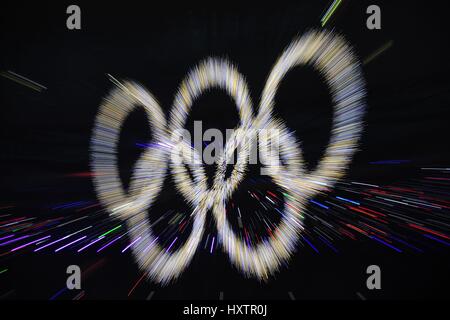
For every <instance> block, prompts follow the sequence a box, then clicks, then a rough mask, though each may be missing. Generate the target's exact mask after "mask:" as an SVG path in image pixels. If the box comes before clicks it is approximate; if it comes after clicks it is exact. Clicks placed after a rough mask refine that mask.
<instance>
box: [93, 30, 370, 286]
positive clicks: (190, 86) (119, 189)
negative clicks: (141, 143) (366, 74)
mask: <svg viewBox="0 0 450 320" xmlns="http://www.w3.org/2000/svg"><path fill="white" fill-rule="evenodd" d="M301 65H309V66H311V67H313V68H314V69H315V70H316V71H317V72H319V73H320V74H321V75H322V76H323V78H324V80H325V82H326V84H327V85H328V87H329V90H330V93H331V97H332V101H333V104H334V119H333V127H332V135H331V138H330V143H329V145H328V147H327V149H326V151H325V154H324V157H323V158H322V160H321V161H320V162H319V164H318V165H317V167H316V169H315V170H314V171H313V172H306V169H305V168H304V165H303V159H302V153H301V149H300V147H299V144H298V143H297V141H296V139H295V137H294V135H293V133H291V132H290V131H289V130H288V129H287V128H286V126H285V125H284V124H283V123H282V122H281V121H280V120H277V119H276V117H275V116H274V106H275V94H276V92H277V89H278V87H279V85H280V83H281V81H282V80H283V78H284V76H285V75H286V73H287V72H288V71H289V70H291V69H292V68H294V67H296V66H301ZM211 88H219V89H222V90H224V91H225V92H226V93H227V94H228V95H229V96H230V97H232V98H233V100H234V102H235V104H236V106H237V109H238V113H239V118H240V123H239V125H238V127H237V128H236V130H235V131H234V136H233V137H232V139H229V140H228V142H227V143H226V145H225V148H224V152H223V154H222V155H221V158H220V161H219V164H218V169H217V172H216V174H215V177H214V182H213V186H212V188H211V189H208V185H207V183H206V175H205V172H204V168H203V166H202V164H201V156H200V155H199V154H198V152H197V151H196V150H194V149H193V148H191V146H190V145H189V144H188V143H186V142H185V141H174V139H173V133H174V132H178V131H180V130H182V129H183V128H184V126H185V124H186V119H187V115H188V114H189V112H190V109H191V106H192V104H193V103H194V101H195V100H196V99H197V98H198V97H199V96H200V95H202V94H203V93H204V92H205V91H207V90H209V89H211ZM365 94H366V93H365V83H364V80H363V77H362V71H361V67H360V63H359V61H358V60H357V58H356V57H355V55H354V54H353V52H352V49H351V48H350V46H349V45H348V44H347V42H346V41H345V40H344V39H343V38H342V37H341V36H337V35H334V34H332V33H330V32H323V31H320V32H317V31H311V32H309V33H307V34H305V35H304V36H302V37H301V38H299V39H296V40H294V41H293V42H292V43H291V44H290V45H289V47H287V49H285V50H284V52H283V54H282V55H281V56H280V58H279V59H278V61H277V62H276V64H275V66H274V67H273V69H272V71H271V73H270V74H269V77H268V79H267V82H266V85H265V87H264V90H263V93H262V97H261V102H260V106H259V110H258V114H257V115H256V116H254V115H253V106H252V101H251V98H250V94H249V90H248V88H247V84H246V81H245V79H244V77H243V76H242V75H241V74H240V73H239V72H238V71H237V69H236V68H235V67H234V66H233V65H232V64H231V63H229V62H228V61H227V60H224V59H216V58H208V59H206V60H204V61H202V62H201V63H200V64H198V65H197V66H196V67H195V68H193V69H192V70H191V71H190V72H189V74H188V75H187V77H186V78H185V79H184V80H183V81H182V82H181V85H180V87H179V89H178V92H177V93H176V95H175V99H174V103H173V108H172V110H171V113H170V119H169V122H166V119H165V116H164V114H163V112H162V110H161V107H160V106H159V104H158V103H157V101H156V100H155V98H154V97H153V96H152V95H151V93H149V92H147V91H146V90H145V89H144V88H143V87H141V86H140V85H138V84H136V83H133V82H125V83H124V84H119V86H118V88H115V89H113V90H112V92H111V93H110V94H109V95H108V96H107V97H106V98H105V99H104V101H103V103H102V104H101V106H100V110H99V112H98V115H97V118H96V123H95V127H94V130H93V137H92V141H91V157H92V158H91V165H92V170H93V172H94V185H95V189H96V191H97V194H98V197H99V200H100V202H101V203H102V204H103V206H104V207H105V208H106V209H107V210H108V212H109V213H110V214H111V215H116V216H117V217H118V218H119V219H121V220H123V221H125V223H126V225H127V228H128V230H129V236H130V238H131V240H132V241H133V242H134V241H136V240H138V238H139V239H140V241H139V242H137V243H136V245H134V246H132V248H131V249H132V252H133V255H134V257H135V259H136V261H137V263H138V264H139V266H140V268H141V269H142V270H145V271H148V276H149V277H150V278H151V279H153V280H154V281H156V282H159V283H162V284H166V283H168V282H170V281H172V280H175V279H177V278H178V276H179V275H180V274H181V273H182V271H183V270H184V269H185V268H186V267H187V266H188V264H189V263H190V261H191V260H192V258H193V256H194V254H195V252H196V250H197V247H198V244H199V242H200V240H201V238H202V236H203V231H204V224H205V216H206V213H207V212H208V210H210V209H211V210H212V212H213V216H214V219H215V222H216V224H217V230H218V238H219V240H220V242H221V244H222V247H223V249H224V251H225V252H226V253H227V254H228V256H229V258H230V260H231V262H232V263H233V264H234V265H235V266H236V267H237V268H238V269H240V270H241V271H242V272H244V273H245V275H247V276H256V277H257V278H259V279H267V278H268V277H269V276H270V275H272V274H274V273H275V272H276V271H277V270H278V269H279V267H280V266H281V264H282V263H283V262H284V261H287V260H288V259H289V258H290V256H291V255H292V254H293V252H294V251H295V248H296V245H297V242H298V239H299V235H300V233H301V231H302V230H303V225H302V221H303V216H302V212H303V211H304V210H305V209H306V205H307V202H308V199H309V198H311V197H313V196H314V195H316V194H317V193H318V192H321V191H323V190H325V189H326V188H331V187H332V186H333V185H334V183H336V181H338V180H339V179H340V178H341V177H342V176H343V174H344V173H345V170H346V168H347V167H348V165H349V163H350V161H351V158H352V156H353V154H354V152H355V151H356V149H357V145H358V140H359V137H360V135H361V132H362V128H363V125H362V124H363V123H362V117H363V115H364V112H365V107H366V106H365V101H364V100H365ZM138 105H141V106H143V108H144V110H145V112H146V113H147V116H148V121H149V126H150V127H151V129H152V130H153V137H154V141H153V145H155V146H156V147H150V148H146V150H145V151H144V153H143V154H142V156H141V157H140V158H139V160H138V161H137V163H136V166H135V170H134V172H133V175H132V178H131V181H130V188H129V191H128V193H126V192H125V191H124V189H123V186H122V184H121V181H120V178H119V174H118V167H117V144H118V139H119V134H120V130H121V127H122V125H123V122H124V121H125V119H126V117H127V115H128V114H129V113H130V112H131V111H132V110H133V108H135V107H136V106H138ZM270 129H276V132H278V133H279V136H278V137H277V139H274V138H275V137H273V136H270V135H271V132H275V131H274V130H270ZM252 130H266V131H265V132H268V133H269V137H268V139H258V143H259V148H260V151H262V157H263V158H264V160H266V161H264V163H268V164H269V165H266V169H267V172H268V174H269V175H270V176H271V178H272V179H273V181H274V182H275V183H276V184H278V185H279V186H280V187H282V188H283V189H284V190H285V191H286V194H287V196H285V199H284V200H285V209H284V212H283V215H282V218H281V222H280V223H279V225H278V227H277V228H276V230H275V232H274V233H273V235H272V237H271V238H269V239H266V240H264V241H262V242H260V243H258V244H257V245H256V246H255V247H251V246H250V245H248V244H246V243H244V242H243V241H242V240H241V239H240V238H239V237H238V236H237V235H236V234H235V233H234V231H233V230H232V229H231V227H230V225H229V223H228V221H227V218H226V210H225V207H226V203H227V201H228V200H229V198H230V197H231V195H232V193H233V192H234V191H235V190H236V189H237V188H238V186H239V183H240V182H241V181H242V179H243V178H244V176H245V171H246V168H247V164H248V161H249V155H250V144H249V143H247V142H246V140H245V139H246V138H247V137H248V135H249V134H250V132H251V131H252ZM273 146H276V147H278V148H279V151H280V152H279V153H280V154H279V155H276V156H274V155H272V154H270V153H269V152H267V151H265V150H268V149H269V148H270V147H273ZM238 147H240V149H239V153H238V159H237V163H236V164H235V166H234V169H233V171H232V173H231V175H230V177H228V178H227V179H226V178H225V172H226V164H227V163H228V162H227V161H228V159H229V158H230V157H232V156H233V154H234V151H235V149H236V148H238ZM277 157H282V159H283V160H284V164H282V163H280V161H278V159H277ZM192 159H193V160H194V161H192ZM188 160H189V161H188ZM186 165H189V169H190V171H191V173H192V178H191V176H190V175H189V174H188V170H187V168H186ZM168 167H169V168H168ZM168 169H169V170H170V172H171V173H172V174H173V176H174V180H175V183H176V188H177V190H178V191H179V192H180V193H181V194H182V195H183V197H184V198H185V199H186V201H187V202H188V203H189V204H190V205H191V206H192V208H193V212H192V216H193V219H194V223H193V228H192V231H191V234H190V235H189V237H188V239H187V240H186V241H185V243H184V244H182V245H181V246H180V247H179V248H178V249H177V250H176V251H175V252H173V253H169V252H168V250H164V248H162V247H161V246H160V245H159V244H158V237H157V236H155V235H154V234H153V231H152V227H151V225H150V224H149V221H148V219H147V210H148V209H149V208H151V206H152V204H153V203H154V201H155V199H156V197H157V196H158V194H159V192H160V191H161V188H162V184H163V181H164V178H165V177H166V173H167V170H168Z"/></svg>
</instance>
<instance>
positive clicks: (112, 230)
mask: <svg viewBox="0 0 450 320" xmlns="http://www.w3.org/2000/svg"><path fill="white" fill-rule="evenodd" d="M120 227H122V225H121V224H120V225H118V226H117V227H115V228H112V229H111V230H109V231H106V232H105V233H104V234H102V235H101V236H99V238H101V237H104V236H106V235H108V234H110V233H111V232H114V231H116V230H117V229H119V228H120Z"/></svg>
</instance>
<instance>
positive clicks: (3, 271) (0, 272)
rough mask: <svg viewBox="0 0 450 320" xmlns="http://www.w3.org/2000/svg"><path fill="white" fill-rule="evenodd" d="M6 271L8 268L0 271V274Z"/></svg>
mask: <svg viewBox="0 0 450 320" xmlns="http://www.w3.org/2000/svg"><path fill="white" fill-rule="evenodd" d="M6 271H8V269H5V270H2V271H0V274H2V273H5V272H6Z"/></svg>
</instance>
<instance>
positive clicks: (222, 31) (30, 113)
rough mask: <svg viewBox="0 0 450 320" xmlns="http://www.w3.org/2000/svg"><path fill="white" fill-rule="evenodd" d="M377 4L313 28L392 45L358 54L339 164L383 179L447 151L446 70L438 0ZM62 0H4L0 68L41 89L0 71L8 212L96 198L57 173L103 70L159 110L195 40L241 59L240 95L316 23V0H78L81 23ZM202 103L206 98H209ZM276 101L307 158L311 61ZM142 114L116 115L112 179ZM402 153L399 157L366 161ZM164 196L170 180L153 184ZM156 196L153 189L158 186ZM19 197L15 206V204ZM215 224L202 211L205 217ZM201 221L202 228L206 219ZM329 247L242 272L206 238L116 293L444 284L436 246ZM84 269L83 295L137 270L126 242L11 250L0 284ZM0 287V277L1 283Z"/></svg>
mask: <svg viewBox="0 0 450 320" xmlns="http://www.w3.org/2000/svg"><path fill="white" fill-rule="evenodd" d="M373 3H375V4H379V5H380V7H381V10H382V29H381V30H373V31H372V30H368V29H367V28H366V18H367V15H366V13H365V8H366V7H367V5H368V4H372V2H370V3H368V2H367V3H366V2H365V1H343V4H342V6H341V7H340V8H339V10H337V12H336V13H335V15H334V16H333V18H332V19H331V20H330V21H329V23H328V24H327V28H333V29H335V30H336V31H337V32H340V33H341V34H343V35H344V36H345V37H346V38H347V39H348V41H349V42H350V43H351V44H352V45H353V46H354V48H355V52H356V53H357V54H358V55H359V57H360V58H361V60H363V59H364V58H365V57H367V56H369V55H370V54H371V53H373V52H374V51H375V50H376V49H378V48H380V47H381V46H382V45H384V44H385V43H386V42H388V41H391V40H392V41H393V46H392V47H391V48H390V49H389V50H387V51H386V52H384V53H382V54H381V55H380V56H379V57H377V58H376V59H375V60H373V61H372V62H370V63H369V64H367V65H366V66H364V67H363V70H364V75H365V78H366V81H367V89H368V99H367V101H368V106H369V109H368V112H367V115H366V118H365V120H366V124H365V131H364V134H363V137H362V141H361V151H360V152H359V153H358V154H357V155H356V156H355V158H354V161H353V163H352V165H351V167H350V170H349V172H348V178H349V179H355V180H356V181H369V182H373V183H377V182H383V183H393V182H396V181H400V180H402V179H406V178H408V177H410V176H414V175H415V174H416V173H417V168H419V167H420V166H428V165H432V166H445V165H448V161H449V148H448V111H447V109H448V105H449V102H450V95H449V80H448V72H449V71H450V62H449V59H448V57H449V56H450V54H449V53H450V52H449V48H448V30H447V29H446V15H445V8H444V7H442V6H441V5H440V4H439V3H436V4H434V5H418V4H414V3H411V2H403V3H400V2H397V1H396V2H394V1H390V2H388V1H374V2H373ZM69 4H71V3H64V2H49V3H43V2H42V3H36V2H33V3H25V2H23V3H21V2H2V6H1V12H0V21H1V31H0V37H1V44H2V45H1V47H2V48H1V54H0V57H1V60H0V63H1V64H0V67H1V70H12V71H14V72H16V73H18V74H21V75H24V76H27V77H29V78H31V79H33V80H34V81H36V82H38V83H41V84H43V85H45V86H46V87H47V90H44V91H43V92H41V93H38V92H36V91H33V90H30V89H29V88H26V87H23V86H20V85H18V84H16V83H14V82H11V81H10V80H7V79H5V78H1V79H0V90H1V91H0V93H1V95H0V96H1V100H0V104H1V107H0V119H1V120H2V123H1V127H0V132H1V140H0V146H1V148H0V150H1V155H0V157H1V158H0V160H1V165H0V170H1V174H0V176H1V180H2V182H1V185H0V188H1V189H0V191H1V194H2V199H1V200H2V201H4V202H8V203H9V202H13V203H15V204H16V205H17V206H19V207H20V210H22V212H25V211H26V213H27V214H30V215H35V216H40V217H43V216H46V215H47V214H49V213H48V212H49V208H50V207H51V206H52V205H54V204H55V203H61V202H64V201H76V200H77V199H78V200H79V199H80V198H81V199H91V200H94V199H95V193H94V190H93V186H92V183H91V181H90V179H89V178H79V179H73V178H68V177H67V175H68V174H70V173H74V172H86V171H89V141H90V135H91V130H92V127H93V124H94V119H95V115H96V112H97V110H98V106H99V104H100V102H101V99H102V98H103V97H104V96H105V95H106V94H107V93H108V91H109V90H110V89H111V88H112V84H111V82H110V81H109V80H108V78H107V77H106V75H105V74H106V73H109V74H112V75H113V76H115V77H116V78H119V79H133V80H135V81H138V82H140V83H141V84H143V85H144V86H145V87H146V88H147V89H148V90H150V91H151V92H152V93H153V94H154V95H155V96H156V97H157V98H158V100H159V102H160V104H161V106H162V107H163V109H164V111H165V112H166V114H168V112H169V110H170V108H171V104H172V99H173V97H174V94H175V91H176V89H177V86H178V85H179V83H180V82H181V80H182V79H183V77H184V76H185V75H186V73H187V72H188V70H189V69H190V68H191V67H192V66H194V65H195V64H196V63H198V62H199V61H200V60H202V59H204V58H205V57H207V56H220V57H227V58H228V59H229V60H231V61H232V62H234V63H235V64H236V65H237V66H238V68H239V70H240V72H241V73H242V74H244V75H245V77H246V79H247V82H248V84H249V87H250V91H251V94H252V99H253V104H254V107H256V106H257V105H258V102H259V97H260V94H261V90H262V88H263V86H264V83H265V81H266V77H267V75H268V74H269V72H270V69H271V67H272V65H273V64H274V62H275V61H276V58H277V57H278V56H279V55H280V54H281V52H282V51H283V49H284V48H285V47H286V46H287V45H288V44H289V43H290V42H291V41H292V39H294V38H295V37H296V36H298V35H301V34H303V33H304V32H306V31H307V30H309V29H312V28H321V27H320V18H321V17H322V15H323V13H324V12H325V10H326V9H327V8H328V6H329V4H330V3H329V2H327V1H297V2H292V3H279V2H274V3H268V4H262V3H252V4H250V3H248V4H242V3H241V4H238V3H225V2H217V3H215V4H211V3H209V4H206V5H205V4H203V5H200V4H199V5H187V4H185V5H182V4H178V3H169V2H167V3H164V4H161V3H159V4H158V5H156V4H154V3H151V2H146V1H142V2H136V3H135V2H131V1H127V2H117V3H112V2H104V3H100V2H95V3H93V2H86V3H84V2H83V3H80V2H78V3H77V4H79V5H80V7H81V13H82V29H81V30H75V31H70V30H68V29H67V28H66V18H67V15H66V13H65V11H66V7H67V6H68V5H69ZM212 108H214V111H211V109H212ZM276 111H277V114H278V116H279V118H281V119H283V120H284V121H286V123H287V126H288V127H289V128H291V129H292V130H295V131H296V134H297V137H298V138H299V139H300V140H302V141H303V146H304V149H303V150H304V154H305V157H306V159H307V160H308V163H309V165H310V167H314V164H315V163H316V162H317V160H318V159H319V158H320V155H321V153H322V152H323V150H324V148H325V147H326V145H327V143H328V139H329V130H330V126H331V119H332V108H331V104H330V100H329V97H328V93H327V88H326V87H325V86H324V85H323V84H322V83H321V79H320V78H319V77H318V76H317V75H316V74H315V73H314V72H313V71H311V70H308V69H305V68H297V69H295V70H293V71H292V72H290V73H289V74H288V76H287V77H286V79H285V80H284V81H283V84H282V86H281V88H280V91H279V93H278V94H277V106H276ZM237 119H238V118H237V112H236V109H235V106H234V104H233V102H232V101H231V100H230V99H229V98H228V97H227V96H226V95H225V94H223V93H221V92H219V91H217V92H216V91H213V92H211V93H208V94H206V95H205V96H204V97H202V98H200V99H199V100H198V101H196V102H195V104H194V108H193V111H192V114H191V115H190V118H189V123H188V126H191V124H192V122H193V120H202V121H203V122H204V124H203V128H204V129H206V128H208V127H218V128H231V127H234V126H235V125H236V124H237ZM144 123H145V122H144V121H143V120H142V117H139V116H135V117H134V119H133V120H130V122H129V123H128V127H129V131H130V133H129V134H128V135H127V136H125V137H124V138H123V139H122V140H123V142H122V147H121V148H122V151H123V153H124V154H126V155H127V156H125V157H124V158H123V159H121V160H120V161H121V162H122V163H123V166H122V167H123V179H124V180H127V177H129V171H130V170H131V168H132V164H133V161H135V159H136V158H137V156H138V150H137V149H136V148H135V147H134V144H133V142H134V141H136V140H139V141H142V140H143V141H145V140H147V139H148V138H149V134H148V132H147V131H148V130H146V128H145V126H144ZM386 159H406V160H409V161H410V162H408V163H407V164H404V165H401V166H374V165H372V164H369V163H370V162H373V161H378V160H386ZM164 193H165V194H164V195H163V197H166V199H169V200H170V199H171V197H173V194H172V193H171V191H170V190H169V191H168V190H165V191H164ZM169 200H167V202H169ZM18 210H19V209H18ZM212 228H213V227H212ZM211 232H214V230H212V231H211ZM338 246H339V248H340V253H339V254H334V253H332V252H330V253H328V252H325V253H321V254H320V255H317V254H316V253H314V252H313V251H312V250H308V248H302V249H300V250H299V252H297V254H296V255H295V256H294V258H293V260H292V261H291V262H290V264H289V267H288V268H284V269H283V270H282V271H281V272H280V273H279V274H277V276H276V278H275V279H271V280H270V281H269V283H259V282H258V281H256V280H252V279H250V280H249V279H245V278H244V277H243V276H242V275H241V274H240V273H239V272H238V271H237V270H235V269H234V268H233V267H232V266H231V264H230V262H229V261H228V258H227V257H226V255H225V254H224V253H222V252H221V251H220V250H218V251H216V252H215V253H214V254H213V255H210V254H208V253H206V252H204V251H200V252H198V253H197V254H196V256H195V258H194V260H193V262H192V263H191V265H190V266H189V267H188V269H187V270H186V272H185V273H184V274H183V275H182V276H181V277H180V279H179V280H178V281H177V282H176V283H175V284H171V285H169V286H167V287H160V286H159V285H154V284H151V283H142V284H141V285H140V286H138V287H137V288H136V291H135V292H134V293H133V295H131V297H130V298H135V299H143V298H145V297H146V296H147V295H148V294H149V293H150V292H152V291H154V292H155V293H154V296H153V299H218V298H219V293H220V292H223V293H224V298H225V299H260V298H261V299H289V295H288V292H289V291H290V292H292V293H293V294H294V295H295V297H296V298H297V299H357V298H358V296H357V295H356V292H360V293H362V294H363V295H364V296H365V297H366V298H368V299H393V298H400V299H403V298H448V293H446V292H448V290H447V287H448V286H449V285H450V277H449V276H448V269H449V266H450V264H449V258H448V251H445V250H441V251H439V250H435V251H433V252H427V253H424V254H421V255H413V254H402V255H399V254H396V253H395V252H391V251H388V250H386V249H385V248H383V247H379V246H377V245H375V244H373V243H372V242H365V241H360V242H345V241H342V242H340V243H338ZM99 261H100V263H101V264H99V267H98V269H97V271H96V272H95V273H93V274H92V276H89V278H87V279H86V281H84V282H83V289H84V290H85V291H86V298H90V299H111V298H112V299H123V298H127V293H128V291H129V290H130V287H132V285H133V284H134V283H135V282H136V280H137V279H138V278H139V277H140V273H139V272H138V269H137V266H136V265H135V264H134V263H133V261H132V258H131V256H130V255H119V254H116V255H115V254H114V253H108V254H107V253H105V254H104V255H100V256H99V255H96V254H86V255H82V256H81V255H80V256H76V255H73V254H70V253H62V254H61V255H59V256H55V255H50V254H48V255H46V254H42V255H32V254H30V255H23V256H22V255H21V256H17V257H15V258H14V260H13V262H8V263H9V264H10V265H13V267H11V268H10V271H9V272H10V274H8V277H7V278H6V279H3V280H2V281H3V282H0V288H3V289H2V291H8V289H10V288H14V292H13V293H12V294H11V295H10V296H9V298H39V299H48V298H49V297H51V296H52V295H53V294H55V293H56V292H57V291H58V290H60V289H61V288H63V287H64V286H65V279H66V274H65V268H66V266H67V265H68V264H79V265H80V266H82V268H83V267H85V266H89V265H92V264H94V263H97V262H99ZM370 264H377V265H380V266H381V268H382V271H383V275H382V277H383V279H382V290H379V291H368V290H367V289H366V287H365V281H366V277H367V275H366V274H365V269H366V267H367V266H368V265H370ZM1 293H2V292H0V294H1Z"/></svg>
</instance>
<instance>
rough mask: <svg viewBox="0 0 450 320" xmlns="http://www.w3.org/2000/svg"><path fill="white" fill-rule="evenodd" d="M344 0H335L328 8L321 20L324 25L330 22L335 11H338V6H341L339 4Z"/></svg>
mask: <svg viewBox="0 0 450 320" xmlns="http://www.w3.org/2000/svg"><path fill="white" fill-rule="evenodd" d="M341 2H342V0H334V2H333V4H332V5H331V7H330V8H329V9H328V10H327V12H326V13H325V15H324V16H323V17H322V20H320V22H321V23H322V27H324V26H325V24H326V23H327V22H328V20H329V19H330V17H331V16H332V15H333V13H334V12H335V11H336V9H337V7H339V5H340V4H341Z"/></svg>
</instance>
